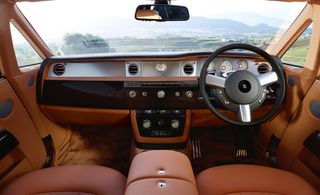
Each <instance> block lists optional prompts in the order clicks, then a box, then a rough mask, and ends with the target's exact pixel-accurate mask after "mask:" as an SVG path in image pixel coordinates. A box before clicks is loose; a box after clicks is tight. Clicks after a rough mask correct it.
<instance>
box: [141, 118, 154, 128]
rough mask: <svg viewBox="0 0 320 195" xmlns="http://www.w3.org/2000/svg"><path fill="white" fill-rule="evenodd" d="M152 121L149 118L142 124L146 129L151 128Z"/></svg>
mask: <svg viewBox="0 0 320 195" xmlns="http://www.w3.org/2000/svg"><path fill="white" fill-rule="evenodd" d="M151 124H152V123H151V121H150V120H149V119H146V120H144V121H143V122H142V126H143V128H145V129H149V128H150V127H151Z"/></svg>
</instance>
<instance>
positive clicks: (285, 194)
mask: <svg viewBox="0 0 320 195" xmlns="http://www.w3.org/2000/svg"><path fill="white" fill-rule="evenodd" d="M197 185H198V190H199V193H200V195H222V194H223V195H226V194H228V195H275V194H282V195H302V194H306V195H307V194H308V195H319V193H318V192H317V191H316V190H315V189H314V188H313V187H312V186H311V185H310V184H309V183H307V182H306V181H305V180H304V179H302V178H301V177H299V176H297V175H295V174H293V173H290V172H287V171H283V170H280V169H274V168H269V167H263V166H255V165H225V166H220V167H214V168H210V169H207V170H205V171H203V172H201V173H200V174H199V175H198V176H197Z"/></svg>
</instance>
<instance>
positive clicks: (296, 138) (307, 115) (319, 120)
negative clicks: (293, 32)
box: [277, 80, 320, 188]
mask: <svg viewBox="0 0 320 195" xmlns="http://www.w3.org/2000/svg"><path fill="white" fill-rule="evenodd" d="M318 115H320V81H319V80H317V81H316V82H315V83H314V84H313V86H312V87H311V89H310V91H309V92H308V94H307V95H306V96H305V98H304V100H303V102H302V104H301V106H299V108H298V110H297V112H296V113H295V115H294V117H292V119H291V120H290V124H289V125H288V127H287V129H286V131H285V134H284V136H283V138H282V140H281V142H280V145H279V150H278V152H277V158H278V162H279V164H280V167H281V168H284V169H287V170H291V171H293V172H296V173H298V174H300V175H301V176H303V177H304V178H306V179H308V180H309V181H310V182H311V183H313V184H314V185H315V186H318V188H320V156H319V154H318V153H316V152H317V151H318V150H319V148H318V146H319V145H320V137H319V136H320V132H319V133H317V134H316V135H312V134H313V133H314V132H317V131H320V116H318ZM309 136H311V137H312V136H316V137H315V139H313V141H312V142H314V143H311V146H310V147H317V148H316V150H314V149H312V148H310V147H309V146H308V145H310V144H308V141H309V140H308V141H307V138H308V137H309ZM315 151H316V152H315Z"/></svg>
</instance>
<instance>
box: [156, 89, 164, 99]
mask: <svg viewBox="0 0 320 195" xmlns="http://www.w3.org/2000/svg"><path fill="white" fill-rule="evenodd" d="M165 96H166V92H164V91H163V90H159V91H158V92H157V97H158V98H160V99H162V98H164V97H165Z"/></svg>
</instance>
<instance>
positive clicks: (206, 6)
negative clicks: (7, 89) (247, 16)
mask: <svg viewBox="0 0 320 195" xmlns="http://www.w3.org/2000/svg"><path fill="white" fill-rule="evenodd" d="M150 3H152V1H150V0H55V1H48V2H45V1H44V2H36V3H34V2H23V3H18V6H19V8H20V9H21V10H22V12H23V13H24V14H25V15H26V17H27V18H28V19H29V21H30V22H31V24H32V25H33V26H34V28H35V29H36V30H37V31H38V33H39V34H40V36H42V37H43V38H44V39H45V41H46V40H54V39H58V37H61V36H62V35H63V34H65V33H66V32H70V31H79V32H84V31H86V32H88V31H92V32H98V29H97V28H100V29H99V30H100V31H101V25H98V24H105V25H104V26H106V29H103V30H104V31H112V27H113V26H117V20H116V19H115V18H125V19H128V20H134V12H135V9H136V7H137V6H138V5H139V4H150ZM172 4H178V5H184V6H187V7H188V8H189V12H190V16H191V17H194V16H201V17H207V18H216V17H217V16H221V14H223V13H224V15H223V17H224V18H228V17H229V16H230V17H229V18H230V19H235V18H234V17H233V13H235V12H238V13H240V12H250V13H256V14H260V15H263V16H268V17H273V18H278V19H281V20H283V19H289V20H291V22H292V20H293V19H294V18H295V17H296V16H297V15H298V13H299V12H300V11H301V10H302V8H303V7H304V4H303V3H284V2H275V1H265V0H174V1H173V2H172ZM219 14H220V15H219ZM242 22H244V23H245V22H246V21H245V20H244V21H242ZM98 26H99V27H98ZM108 27H109V28H108ZM123 30H124V31H130V30H131V29H123Z"/></svg>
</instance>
